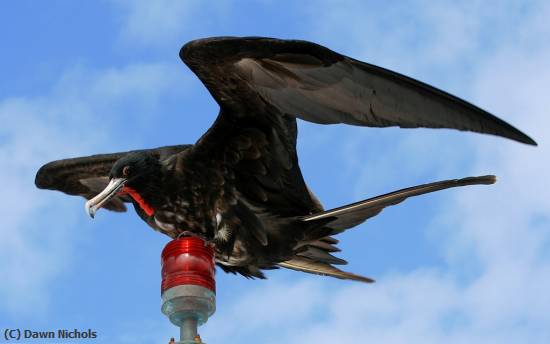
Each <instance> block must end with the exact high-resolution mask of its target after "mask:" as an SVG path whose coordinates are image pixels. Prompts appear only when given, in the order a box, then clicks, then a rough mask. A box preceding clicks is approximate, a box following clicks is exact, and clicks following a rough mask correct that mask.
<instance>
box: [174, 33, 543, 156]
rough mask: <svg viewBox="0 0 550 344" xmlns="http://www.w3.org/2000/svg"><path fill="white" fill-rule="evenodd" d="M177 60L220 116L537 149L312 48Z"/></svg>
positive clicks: (427, 92) (297, 44) (251, 40)
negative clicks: (442, 133) (434, 134)
mask: <svg viewBox="0 0 550 344" xmlns="http://www.w3.org/2000/svg"><path fill="white" fill-rule="evenodd" d="M180 57H181V59H182V60H183V61H184V62H185V63H186V64H187V65H188V66H189V68H190V69H191V70H192V71H193V72H194V73H195V74H196V75H197V76H198V77H199V78H200V79H201V81H202V82H203V83H204V84H205V85H206V87H207V88H208V90H209V91H210V93H211V94H212V96H213V97H214V98H215V99H216V101H217V102H218V103H219V105H220V106H221V108H222V109H224V110H233V113H235V114H236V115H243V114H245V113H252V114H254V113H265V112H266V111H265V110H264V109H265V108H271V109H272V110H277V111H276V112H278V113H280V114H289V115H292V116H296V117H299V118H301V119H304V120H307V121H311V122H315V123H322V124H329V123H347V124H353V125H360V126H369V127H389V126H399V127H403V128H417V127H426V128H451V129H458V130H467V131H474V132H479V133H486V134H492V135H498V136H503V137H507V138H509V139H512V140H516V141H519V142H523V143H526V144H531V145H536V143H535V141H534V140H532V139H531V138H530V137H528V136H527V135H525V134H524V133H522V132H521V131H519V130H518V129H516V128H514V127H512V126H511V125H510V124H508V123H506V122H504V121H502V120H501V119H499V118H497V117H495V116H493V115H491V114H490V113H488V112H486V111H484V110H482V109H480V108H478V107H477V106H475V105H472V104H470V103H468V102H466V101H464V100H462V99H459V98H457V97H455V96H452V95H450V94H449V93H446V92H444V91H441V90H438V89H436V88H434V87H431V86H429V85H427V84H425V83H422V82H420V81H417V80H414V79H411V78H409V77H406V76H404V75H401V74H398V73H395V72H392V71H389V70H387V69H384V68H380V67H377V66H374V65H371V64H368V63H364V62H361V61H357V60H354V59H352V58H349V57H346V56H343V55H340V54H338V53H336V52H334V51H331V50H329V49H327V48H325V47H323V46H320V45H318V44H315V43H311V42H306V41H299V40H279V39H272V38H261V37H246V38H238V37H216V38H206V39H200V40H195V41H192V42H189V43H187V44H186V45H184V46H183V47H182V49H181V51H180ZM274 113H275V112H274Z"/></svg>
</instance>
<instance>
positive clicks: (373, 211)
mask: <svg viewBox="0 0 550 344" xmlns="http://www.w3.org/2000/svg"><path fill="white" fill-rule="evenodd" d="M495 181H496V177H495V176H492V175H489V176H480V177H468V178H462V179H450V180H443V181H439V182H435V183H429V184H423V185H417V186H413V187H410V188H406V189H401V190H398V191H394V192H390V193H387V194H385V195H381V196H376V197H373V198H369V199H366V200H363V201H360V202H356V203H352V204H348V205H345V206H342V207H339V208H335V209H330V210H326V211H323V212H319V213H316V214H312V215H307V216H304V217H302V218H301V220H302V221H304V222H312V223H314V222H316V221H321V223H323V226H324V227H328V228H331V229H332V232H331V233H330V235H334V234H338V233H341V232H343V231H344V230H346V229H348V228H352V227H355V226H357V225H358V224H360V223H362V222H364V221H365V220H367V219H369V218H371V217H373V216H376V215H378V214H379V213H380V212H381V211H382V210H383V209H384V208H385V207H388V206H391V205H395V204H398V203H401V202H403V201H404V200H406V199H407V198H409V197H414V196H418V195H423V194H426V193H430V192H434V191H439V190H444V189H448V188H454V187H459V186H466V185H479V184H493V183H495ZM327 221H328V222H327Z"/></svg>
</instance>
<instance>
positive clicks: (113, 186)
mask: <svg viewBox="0 0 550 344" xmlns="http://www.w3.org/2000/svg"><path fill="white" fill-rule="evenodd" d="M126 181H127V179H126V178H113V179H111V180H110V181H109V184H107V186H106V187H105V189H103V191H101V192H100V193H99V194H98V195H97V196H95V197H94V198H92V199H90V200H88V201H87V202H86V205H85V209H86V213H87V214H88V215H90V217H91V218H92V219H93V218H94V216H95V213H96V211H97V210H98V209H99V208H101V206H102V205H103V204H105V203H107V202H108V201H109V200H110V199H111V198H113V197H114V196H116V195H117V194H118V192H119V191H120V190H121V189H122V188H123V187H124V185H125V184H126Z"/></svg>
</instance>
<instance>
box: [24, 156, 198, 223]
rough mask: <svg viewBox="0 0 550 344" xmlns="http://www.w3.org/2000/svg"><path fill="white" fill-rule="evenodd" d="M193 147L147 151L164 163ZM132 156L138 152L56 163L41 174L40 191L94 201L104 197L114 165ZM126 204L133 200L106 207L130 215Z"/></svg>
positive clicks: (114, 201)
mask: <svg viewBox="0 0 550 344" xmlns="http://www.w3.org/2000/svg"><path fill="white" fill-rule="evenodd" d="M189 147H190V145H176V146H166V147H160V148H155V149H147V151H151V152H153V153H154V154H158V156H159V158H160V159H161V160H162V159H163V158H166V157H168V156H170V155H172V154H175V153H178V152H181V151H183V150H185V149H187V148H189ZM131 152H137V151H129V152H119V153H111V154H98V155H92V156H86V157H79V158H72V159H63V160H56V161H52V162H50V163H47V164H46V165H44V166H42V167H41V168H40V169H39V170H38V172H37V173H36V179H35V184H36V186H37V187H38V188H40V189H49V190H58V191H61V192H64V193H66V194H68V195H77V196H82V197H84V198H86V199H90V198H92V197H94V196H96V195H97V194H98V193H100V192H101V191H102V190H103V189H104V188H105V187H106V186H107V183H109V177H108V176H109V171H110V170H111V167H113V164H114V163H115V162H116V161H117V160H118V159H120V158H121V157H123V156H124V155H126V154H128V153H131ZM124 202H130V199H129V198H128V197H125V196H116V197H113V198H112V199H111V200H110V201H109V202H108V203H106V204H105V205H104V206H103V207H104V208H105V209H109V210H113V211H119V212H121V211H126V206H125V205H124Z"/></svg>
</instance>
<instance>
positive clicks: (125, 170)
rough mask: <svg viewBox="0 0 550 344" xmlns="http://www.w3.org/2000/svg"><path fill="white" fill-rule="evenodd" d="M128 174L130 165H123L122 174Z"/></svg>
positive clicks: (126, 175) (125, 175)
mask: <svg viewBox="0 0 550 344" xmlns="http://www.w3.org/2000/svg"><path fill="white" fill-rule="evenodd" d="M129 174H130V166H124V168H123V169H122V176H123V177H128V175H129Z"/></svg>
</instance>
